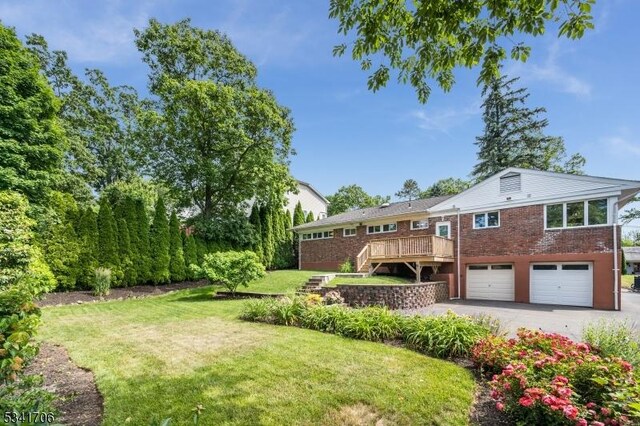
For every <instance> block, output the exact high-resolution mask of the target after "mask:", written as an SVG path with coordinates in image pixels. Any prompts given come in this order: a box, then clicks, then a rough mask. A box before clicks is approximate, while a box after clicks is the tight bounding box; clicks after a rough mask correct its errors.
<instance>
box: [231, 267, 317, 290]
mask: <svg viewBox="0 0 640 426" xmlns="http://www.w3.org/2000/svg"><path fill="white" fill-rule="evenodd" d="M318 273H319V272H315V271H298V270H296V269H291V270H283V271H271V272H267V275H266V276H265V277H263V278H261V279H259V280H256V281H254V282H252V283H251V284H249V287H239V288H238V291H242V292H245V293H246V292H249V293H295V291H296V290H298V289H299V288H300V287H302V286H303V285H304V283H305V282H306V281H307V280H308V279H309V278H311V277H312V276H313V275H317V274H318Z"/></svg>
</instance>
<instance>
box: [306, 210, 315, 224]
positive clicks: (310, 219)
mask: <svg viewBox="0 0 640 426" xmlns="http://www.w3.org/2000/svg"><path fill="white" fill-rule="evenodd" d="M315 220H316V219H315V218H314V217H313V212H312V211H310V212H309V213H308V214H307V219H306V222H307V223H310V222H315Z"/></svg>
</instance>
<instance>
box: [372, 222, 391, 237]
mask: <svg viewBox="0 0 640 426" xmlns="http://www.w3.org/2000/svg"><path fill="white" fill-rule="evenodd" d="M388 225H394V226H395V227H396V229H394V230H393V231H383V229H384V227H385V226H388ZM371 226H379V227H380V231H377V232H376V231H374V232H369V227H371ZM391 232H398V222H389V223H381V224H376V225H367V235H373V234H389V233H391Z"/></svg>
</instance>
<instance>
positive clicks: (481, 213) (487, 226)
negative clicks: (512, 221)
mask: <svg viewBox="0 0 640 426" xmlns="http://www.w3.org/2000/svg"><path fill="white" fill-rule="evenodd" d="M489 213H498V224H497V225H495V226H489ZM478 215H484V223H485V226H482V227H478V226H476V216H478ZM495 228H500V210H490V211H486V212H479V213H474V214H473V229H495Z"/></svg>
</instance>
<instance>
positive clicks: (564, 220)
mask: <svg viewBox="0 0 640 426" xmlns="http://www.w3.org/2000/svg"><path fill="white" fill-rule="evenodd" d="M599 200H606V201H607V222H606V223H600V224H597V225H589V201H599ZM574 203H582V204H583V209H584V210H583V212H584V213H583V214H584V222H583V225H578V226H567V204H574ZM558 204H560V205H562V226H561V227H553V228H549V227H548V226H547V206H557V205H558ZM543 214H544V218H543V219H544V230H545V231H554V230H558V229H580V228H597V227H600V226H611V203H610V202H609V198H607V197H605V198H590V199H588V200H574V201H561V202H558V203H549V204H545V205H544V213H543Z"/></svg>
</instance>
